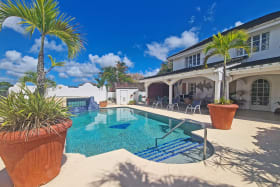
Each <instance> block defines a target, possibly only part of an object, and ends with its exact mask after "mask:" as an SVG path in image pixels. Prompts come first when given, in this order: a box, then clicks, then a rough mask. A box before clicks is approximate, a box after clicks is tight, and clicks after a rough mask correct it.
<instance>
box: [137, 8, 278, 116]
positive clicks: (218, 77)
mask: <svg viewBox="0 0 280 187" xmlns="http://www.w3.org/2000/svg"><path fill="white" fill-rule="evenodd" d="M234 29H245V30H246V31H247V32H248V33H249V35H250V39H249V44H250V45H251V50H252V52H251V56H250V57H248V56H247V54H246V53H245V52H244V51H243V50H240V49H238V50H232V51H230V53H231V57H232V60H231V61H230V62H229V63H228V65H227V80H228V85H226V86H227V93H228V97H229V98H231V99H232V100H234V101H235V102H236V103H238V104H239V105H240V108H243V109H252V110H263V111H272V112H274V111H275V110H276V109H278V108H280V106H279V104H278V103H277V102H278V101H280V11H279V12H274V13H271V14H268V15H265V16H263V17H260V18H257V19H255V20H252V21H249V22H247V23H244V24H242V25H240V26H238V27H235V28H232V29H230V30H227V31H225V32H223V33H222V34H226V33H228V32H230V31H232V30H234ZM211 40H212V37H210V38H207V39H205V40H203V41H201V42H199V43H197V44H195V45H193V46H191V47H189V48H187V49H184V50H182V51H180V52H178V53H176V54H173V55H171V56H169V57H168V58H167V60H168V61H169V62H172V63H173V71H172V72H169V73H166V74H163V75H155V76H151V77H146V78H144V80H142V82H143V83H144V84H145V88H146V94H147V96H148V97H149V98H150V99H154V98H156V97H157V96H159V97H163V96H166V97H168V98H169V103H170V104H171V103H172V98H176V97H180V98H181V100H182V98H184V97H185V96H186V95H189V94H190V93H191V94H192V95H193V97H194V98H196V99H199V100H201V101H202V103H204V104H207V103H209V102H213V100H214V99H219V98H220V95H221V94H220V88H221V84H222V74H223V68H222V63H223V58H222V57H221V56H214V57H212V58H210V59H209V60H208V68H207V69H205V68H204V65H203V60H204V56H205V54H204V53H203V49H204V48H205V46H206V45H207V43H209V42H210V41H211Z"/></svg>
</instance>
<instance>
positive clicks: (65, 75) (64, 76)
mask: <svg viewBox="0 0 280 187" xmlns="http://www.w3.org/2000/svg"><path fill="white" fill-rule="evenodd" d="M58 76H59V77H61V78H68V75H67V74H66V73H64V72H60V73H59V74H58Z"/></svg>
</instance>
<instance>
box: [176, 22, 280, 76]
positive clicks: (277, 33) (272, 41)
mask: <svg viewBox="0 0 280 187" xmlns="http://www.w3.org/2000/svg"><path fill="white" fill-rule="evenodd" d="M257 28H258V27H255V28H253V29H257ZM248 32H249V35H250V36H255V35H258V34H262V33H265V32H269V33H270V36H269V49H268V50H264V51H261V50H260V51H259V52H254V53H252V54H251V56H250V57H249V58H248V59H246V60H245V62H250V61H255V60H261V59H266V58H272V57H277V56H280V24H278V25H275V26H270V27H267V28H263V29H260V30H258V31H253V30H251V31H250V30H248ZM202 49H203V47H201V46H200V47H198V48H195V49H192V50H190V51H187V52H185V54H184V55H183V56H181V57H180V58H176V59H174V60H173V71H176V70H179V69H183V68H186V66H185V58H186V57H187V56H190V55H193V54H196V53H199V52H200V54H201V59H200V63H201V64H203V60H204V57H205V54H204V53H203V51H202ZM230 55H231V57H232V58H235V57H237V55H236V50H235V49H232V50H231V51H230ZM219 61H223V57H221V56H213V57H211V58H209V59H208V64H210V63H213V62H219Z"/></svg>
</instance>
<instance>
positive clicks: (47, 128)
mask: <svg viewBox="0 0 280 187" xmlns="http://www.w3.org/2000/svg"><path fill="white" fill-rule="evenodd" d="M0 116H1V118H2V122H1V123H0V156H1V158H2V160H3V162H4V164H5V166H6V169H7V172H8V174H9V176H10V177H11V179H12V181H13V183H14V185H15V186H20V187H33V186H34V187H35V186H39V185H41V184H45V183H47V182H48V181H50V180H51V179H53V178H54V177H55V176H57V175H58V173H59V171H60V167H61V161H62V154H63V150H64V144H65V137H66V132H67V129H68V128H69V127H71V125H72V121H71V120H70V119H69V116H70V114H69V112H68V109H67V108H66V107H63V105H62V100H59V99H57V98H55V97H52V98H46V97H44V96H41V95H40V94H39V93H38V91H36V92H35V93H32V92H31V91H29V90H28V89H23V90H22V91H21V92H20V93H11V94H9V95H8V96H7V97H1V98H0Z"/></svg>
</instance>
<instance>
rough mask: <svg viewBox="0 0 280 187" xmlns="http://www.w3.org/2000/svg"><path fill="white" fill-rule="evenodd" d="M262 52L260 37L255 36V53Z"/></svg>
mask: <svg viewBox="0 0 280 187" xmlns="http://www.w3.org/2000/svg"><path fill="white" fill-rule="evenodd" d="M258 51H260V35H256V36H253V52H258Z"/></svg>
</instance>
